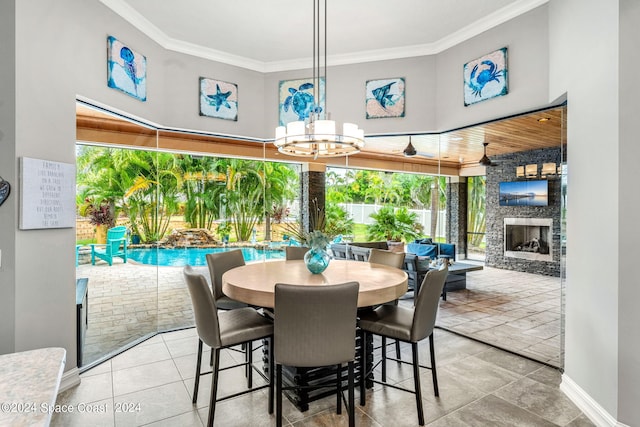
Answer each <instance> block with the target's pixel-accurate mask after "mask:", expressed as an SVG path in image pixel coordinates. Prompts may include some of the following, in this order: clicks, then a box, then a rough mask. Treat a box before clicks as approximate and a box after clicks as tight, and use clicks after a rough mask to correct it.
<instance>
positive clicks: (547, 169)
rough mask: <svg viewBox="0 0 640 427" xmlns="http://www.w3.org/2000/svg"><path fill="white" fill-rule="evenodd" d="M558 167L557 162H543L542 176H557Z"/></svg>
mask: <svg viewBox="0 0 640 427" xmlns="http://www.w3.org/2000/svg"><path fill="white" fill-rule="evenodd" d="M557 170H558V169H557V167H556V164H555V163H543V164H542V170H541V171H540V175H541V176H542V178H546V177H548V176H555V175H556V174H557Z"/></svg>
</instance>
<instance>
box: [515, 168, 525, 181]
mask: <svg viewBox="0 0 640 427" xmlns="http://www.w3.org/2000/svg"><path fill="white" fill-rule="evenodd" d="M516 178H524V166H517V167H516Z"/></svg>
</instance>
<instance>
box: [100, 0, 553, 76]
mask: <svg viewBox="0 0 640 427" xmlns="http://www.w3.org/2000/svg"><path fill="white" fill-rule="evenodd" d="M100 1H101V2H102V3H103V4H105V5H106V6H107V7H109V8H110V9H112V10H113V11H115V12H116V13H118V14H119V15H120V16H122V17H123V18H124V19H125V20H127V21H128V22H129V23H131V24H132V25H134V26H135V27H137V28H138V29H139V30H140V31H142V32H143V33H144V34H146V35H147V36H149V37H150V38H151V39H153V40H155V41H156V42H157V43H158V44H160V45H161V46H162V47H164V48H165V49H169V50H174V51H178V52H183V53H187V54H190V55H196V56H201V57H203V58H206V59H212V60H215V61H219V62H223V63H226V64H231V65H235V66H240V67H244V68H249V69H253V70H255V71H260V72H271V71H283V70H290V69H300V68H308V67H310V66H311V63H312V62H311V61H312V46H313V39H312V35H313V26H312V23H313V2H312V0H271V1H266V0H242V1H240V2H234V1H222V0H180V2H179V7H177V2H158V1H157V0H100ZM547 1H548V0H401V1H396V2H391V1H389V0H328V1H327V27H328V31H327V51H328V52H327V57H328V63H329V65H340V64H348V63H361V62H368V61H377V60H384V59H397V58H403V57H411V56H423V55H431V54H435V53H438V52H441V51H443V50H445V49H448V48H450V47H452V46H454V45H456V44H458V43H461V42H463V41H465V40H467V39H470V38H472V37H474V36H476V35H478V34H480V33H481V32H483V31H486V30H488V29H490V28H492V27H495V26H496V25H499V24H502V23H503V22H506V21H508V20H510V19H512V18H514V17H516V16H518V15H521V14H523V13H525V12H528V11H529V10H531V9H534V8H536V7H538V6H540V5H542V4H545V3H546V2H547Z"/></svg>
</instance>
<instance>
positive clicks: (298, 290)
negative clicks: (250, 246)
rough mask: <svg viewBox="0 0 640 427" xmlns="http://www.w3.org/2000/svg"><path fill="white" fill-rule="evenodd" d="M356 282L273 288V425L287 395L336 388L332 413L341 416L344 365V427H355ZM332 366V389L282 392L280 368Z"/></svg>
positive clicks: (278, 286)
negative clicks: (346, 420) (346, 423)
mask: <svg viewBox="0 0 640 427" xmlns="http://www.w3.org/2000/svg"><path fill="white" fill-rule="evenodd" d="M359 287H360V284H359V283H358V282H348V283H343V284H339V285H331V286H302V285H287V284H282V283H278V284H276V286H275V321H274V354H273V355H274V357H275V364H276V420H277V421H276V422H277V425H278V427H280V426H282V392H283V390H286V389H299V388H318V387H336V388H337V390H336V396H337V403H336V406H337V408H336V412H337V413H338V414H340V413H342V398H343V396H342V365H343V364H344V363H347V364H348V388H349V390H348V394H349V400H348V403H347V406H348V408H347V409H348V414H349V426H350V427H352V426H354V425H355V407H354V401H355V397H354V394H355V393H354V361H355V338H356V317H357V307H358V290H359ZM283 365H285V366H290V367H321V366H332V365H336V383H335V384H318V385H304V384H296V385H294V386H293V387H286V388H283V387H282V366H283Z"/></svg>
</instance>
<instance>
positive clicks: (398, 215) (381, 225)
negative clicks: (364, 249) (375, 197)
mask: <svg viewBox="0 0 640 427" xmlns="http://www.w3.org/2000/svg"><path fill="white" fill-rule="evenodd" d="M370 216H371V218H373V219H374V221H375V222H374V223H373V224H371V225H368V226H367V239H368V240H370V241H372V240H395V241H405V242H409V241H411V240H414V239H415V238H416V237H418V236H420V235H421V234H422V225H421V224H420V223H419V222H418V216H417V215H416V214H415V213H414V212H409V210H408V209H407V208H405V207H402V208H398V209H395V208H394V207H393V206H391V205H387V206H384V207H382V208H381V209H380V210H379V211H378V212H374V213H372V214H371V215H370Z"/></svg>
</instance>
